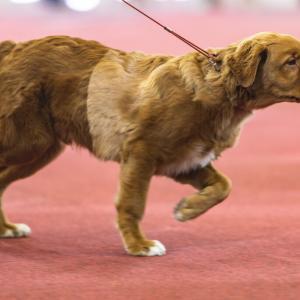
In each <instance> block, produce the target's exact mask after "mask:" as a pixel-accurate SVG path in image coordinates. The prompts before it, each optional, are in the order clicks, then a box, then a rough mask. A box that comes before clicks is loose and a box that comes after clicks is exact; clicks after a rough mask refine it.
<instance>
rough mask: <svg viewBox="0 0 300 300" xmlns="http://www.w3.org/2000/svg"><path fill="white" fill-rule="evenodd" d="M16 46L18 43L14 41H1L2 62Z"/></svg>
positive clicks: (0, 58)
mask: <svg viewBox="0 0 300 300" xmlns="http://www.w3.org/2000/svg"><path fill="white" fill-rule="evenodd" d="M15 46H16V43H14V42H12V41H4V42H2V43H0V63H1V61H2V60H3V58H4V57H5V56H6V55H7V54H9V53H10V52H11V51H12V50H13V49H14V48H15Z"/></svg>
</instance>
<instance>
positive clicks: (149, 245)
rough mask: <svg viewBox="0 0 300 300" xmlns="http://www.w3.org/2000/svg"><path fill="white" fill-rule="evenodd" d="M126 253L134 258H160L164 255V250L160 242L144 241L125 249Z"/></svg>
mask: <svg viewBox="0 0 300 300" xmlns="http://www.w3.org/2000/svg"><path fill="white" fill-rule="evenodd" d="M127 252H128V254H130V255H134V256H162V255H165V254H166V248H165V246H164V245H163V244H162V243H161V242H160V241H146V242H144V243H143V244H142V245H140V244H139V245H135V246H132V247H129V248H127Z"/></svg>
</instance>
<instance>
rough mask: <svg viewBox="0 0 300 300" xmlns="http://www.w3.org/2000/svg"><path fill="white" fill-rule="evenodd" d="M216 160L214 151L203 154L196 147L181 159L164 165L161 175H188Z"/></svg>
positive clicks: (199, 147) (200, 149) (199, 146)
mask: <svg viewBox="0 0 300 300" xmlns="http://www.w3.org/2000/svg"><path fill="white" fill-rule="evenodd" d="M215 159H216V155H215V153H214V151H210V152H208V153H203V147H202V146H201V145H196V146H195V147H194V148H193V149H192V150H191V151H189V152H188V153H187V154H186V155H185V156H184V157H183V158H182V159H180V160H179V161H176V162H173V163H171V164H169V165H166V166H164V167H163V168H162V170H161V173H163V174H166V175H179V174H182V173H188V172H189V171H192V170H195V169H197V168H199V167H202V168H204V167H206V166H207V165H208V164H209V163H210V162H211V161H213V160H215Z"/></svg>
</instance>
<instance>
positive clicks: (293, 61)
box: [287, 58, 297, 66]
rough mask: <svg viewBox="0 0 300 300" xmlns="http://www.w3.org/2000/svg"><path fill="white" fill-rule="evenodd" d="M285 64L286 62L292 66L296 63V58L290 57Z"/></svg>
mask: <svg viewBox="0 0 300 300" xmlns="http://www.w3.org/2000/svg"><path fill="white" fill-rule="evenodd" d="M287 64H288V65H289V66H294V65H296V64H297V59H296V58H292V59H290V60H289V61H288V62H287Z"/></svg>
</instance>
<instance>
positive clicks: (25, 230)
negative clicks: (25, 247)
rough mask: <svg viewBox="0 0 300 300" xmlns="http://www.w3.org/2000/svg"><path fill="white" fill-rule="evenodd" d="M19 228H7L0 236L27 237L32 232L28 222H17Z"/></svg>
mask: <svg viewBox="0 0 300 300" xmlns="http://www.w3.org/2000/svg"><path fill="white" fill-rule="evenodd" d="M15 225H16V227H17V229H16V230H12V229H7V230H6V231H5V233H4V234H3V235H1V236H0V238H18V237H26V236H29V235H30V234H31V229H30V227H29V226H27V225H26V224H15Z"/></svg>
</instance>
